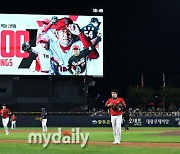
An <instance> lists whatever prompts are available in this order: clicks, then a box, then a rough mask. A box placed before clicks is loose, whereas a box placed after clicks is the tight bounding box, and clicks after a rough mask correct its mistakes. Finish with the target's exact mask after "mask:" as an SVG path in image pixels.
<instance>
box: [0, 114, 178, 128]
mask: <svg viewBox="0 0 180 154" xmlns="http://www.w3.org/2000/svg"><path fill="white" fill-rule="evenodd" d="M0 123H1V126H2V122H1V121H0ZM124 124H125V123H124V122H123V123H122V126H124ZM8 125H9V126H10V122H9V124H8ZM47 125H48V126H49V127H110V126H111V123H110V116H49V117H48V122H47ZM40 126H41V122H40V121H39V120H35V116H17V127H40ZM129 126H130V127H180V116H143V117H140V116H134V117H132V118H131V119H130V120H129Z"/></svg>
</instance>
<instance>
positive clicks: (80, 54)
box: [68, 37, 101, 75]
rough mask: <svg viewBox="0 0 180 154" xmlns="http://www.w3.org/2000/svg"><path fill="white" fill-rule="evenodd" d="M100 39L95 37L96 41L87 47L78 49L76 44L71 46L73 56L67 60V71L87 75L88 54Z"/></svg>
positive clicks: (93, 49)
mask: <svg viewBox="0 0 180 154" xmlns="http://www.w3.org/2000/svg"><path fill="white" fill-rule="evenodd" d="M99 41H101V38H100V37H97V38H96V41H95V42H94V43H93V45H92V46H90V47H89V48H87V49H84V50H82V51H80V47H79V46H78V45H73V46H72V51H73V54H74V55H73V56H72V57H71V58H70V59H69V61H68V71H69V72H70V73H71V74H73V75H87V62H89V61H88V60H89V57H88V55H89V54H90V53H91V52H92V51H95V50H96V48H95V46H96V44H97V43H98V42H99Z"/></svg>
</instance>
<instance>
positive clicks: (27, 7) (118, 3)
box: [0, 0, 180, 95]
mask: <svg viewBox="0 0 180 154" xmlns="http://www.w3.org/2000/svg"><path fill="white" fill-rule="evenodd" d="M39 2H40V3H41V1H39ZM3 3H5V2H3ZM27 3H29V2H27ZM9 5H12V6H10V7H13V6H18V7H13V8H12V9H10V10H8V9H7V7H8V6H9ZM42 6H43V7H39V5H37V4H35V3H33V1H31V3H29V4H25V3H24V2H23V3H22V2H18V4H17V2H13V4H1V10H0V11H1V12H2V13H4V12H5V13H45V14H58V13H59V14H61V13H64V14H66V13H71V14H79V13H80V14H82V15H83V14H90V15H92V14H93V13H92V8H103V9H104V13H103V16H104V32H103V37H104V58H105V59H104V68H105V69H104V78H96V79H95V80H96V85H95V87H94V89H95V90H96V91H99V92H100V93H103V94H106V95H107V94H109V91H110V90H111V89H112V88H117V89H119V90H120V92H122V94H123V95H126V90H127V88H128V86H130V85H137V84H140V82H141V73H143V74H144V85H145V86H148V87H152V88H159V87H160V86H162V73H163V72H164V73H165V77H166V82H167V84H168V81H169V79H170V78H171V77H172V76H180V70H179V67H180V61H179V55H180V54H179V52H180V1H177V0H114V1H104V0H103V1H102V0H97V1H92V0H86V1H80V0H69V1H59V3H58V4H56V3H54V4H46V3H45V2H44V1H42Z"/></svg>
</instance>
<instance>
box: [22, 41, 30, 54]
mask: <svg viewBox="0 0 180 154" xmlns="http://www.w3.org/2000/svg"><path fill="white" fill-rule="evenodd" d="M22 50H23V51H26V52H31V51H32V49H31V45H30V44H29V42H24V43H23V44H22Z"/></svg>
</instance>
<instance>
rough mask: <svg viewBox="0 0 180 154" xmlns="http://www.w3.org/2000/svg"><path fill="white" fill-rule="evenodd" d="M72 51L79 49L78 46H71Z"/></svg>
mask: <svg viewBox="0 0 180 154" xmlns="http://www.w3.org/2000/svg"><path fill="white" fill-rule="evenodd" d="M72 49H73V50H75V49H80V47H79V46H78V45H73V47H72Z"/></svg>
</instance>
